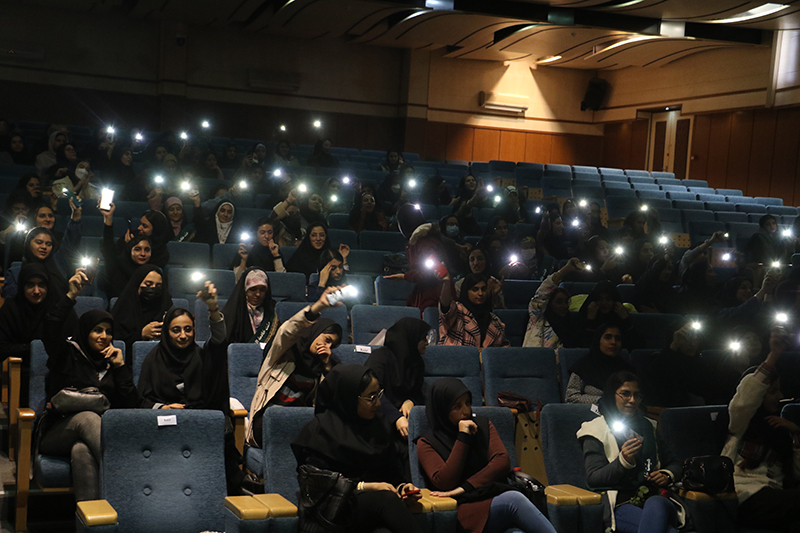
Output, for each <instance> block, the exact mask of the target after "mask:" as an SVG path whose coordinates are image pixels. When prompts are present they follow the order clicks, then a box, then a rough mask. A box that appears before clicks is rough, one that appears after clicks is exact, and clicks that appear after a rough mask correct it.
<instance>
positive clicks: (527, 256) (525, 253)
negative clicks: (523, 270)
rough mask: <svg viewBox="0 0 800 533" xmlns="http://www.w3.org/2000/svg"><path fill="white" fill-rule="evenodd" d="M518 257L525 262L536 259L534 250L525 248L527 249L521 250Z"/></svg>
mask: <svg viewBox="0 0 800 533" xmlns="http://www.w3.org/2000/svg"><path fill="white" fill-rule="evenodd" d="M519 255H521V256H522V259H524V260H525V261H530V260H531V259H533V258H534V257H536V248H527V249H524V248H523V249H522V250H520V252H519Z"/></svg>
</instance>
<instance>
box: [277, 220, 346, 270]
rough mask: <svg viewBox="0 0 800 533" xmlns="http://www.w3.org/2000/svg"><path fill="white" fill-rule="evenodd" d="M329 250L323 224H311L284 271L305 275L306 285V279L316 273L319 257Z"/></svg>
mask: <svg viewBox="0 0 800 533" xmlns="http://www.w3.org/2000/svg"><path fill="white" fill-rule="evenodd" d="M330 249H331V242H330V240H329V239H328V227H327V226H326V225H325V224H312V225H310V226H308V228H306V235H305V237H303V241H302V242H301V243H300V246H298V247H297V251H296V252H295V253H294V254H293V255H292V257H290V258H289V261H287V262H286V271H287V272H301V273H303V274H305V276H306V283H308V278H309V277H311V274H313V273H315V272H316V271H317V265H318V264H319V258H320V256H321V255H322V253H323V252H324V251H325V250H330ZM348 251H349V249H348Z"/></svg>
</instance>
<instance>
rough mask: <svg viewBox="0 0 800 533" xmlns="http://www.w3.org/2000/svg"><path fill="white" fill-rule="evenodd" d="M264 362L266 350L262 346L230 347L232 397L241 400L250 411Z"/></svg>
mask: <svg viewBox="0 0 800 533" xmlns="http://www.w3.org/2000/svg"><path fill="white" fill-rule="evenodd" d="M263 361H264V350H263V349H262V348H261V345H260V344H256V343H247V344H230V345H228V384H229V386H230V393H231V397H232V398H236V399H237V400H239V401H240V402H241V404H242V405H243V406H244V408H245V409H250V402H252V401H253V396H254V395H255V393H256V386H257V384H258V372H259V370H260V369H261V363H262V362H263Z"/></svg>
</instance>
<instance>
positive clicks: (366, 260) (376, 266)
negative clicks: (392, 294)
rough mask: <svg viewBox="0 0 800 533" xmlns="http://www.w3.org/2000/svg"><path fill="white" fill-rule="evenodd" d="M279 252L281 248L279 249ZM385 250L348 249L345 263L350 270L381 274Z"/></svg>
mask: <svg viewBox="0 0 800 533" xmlns="http://www.w3.org/2000/svg"><path fill="white" fill-rule="evenodd" d="M281 252H283V250H282V249H281ZM385 255H386V252H381V251H378V250H350V255H349V256H347V263H348V264H349V265H350V272H352V273H354V274H356V273H358V274H365V275H370V276H373V277H375V276H379V275H381V274H383V257H384V256H385Z"/></svg>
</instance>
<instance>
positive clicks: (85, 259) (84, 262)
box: [81, 257, 92, 267]
mask: <svg viewBox="0 0 800 533" xmlns="http://www.w3.org/2000/svg"><path fill="white" fill-rule="evenodd" d="M90 264H92V260H91V259H89V258H88V257H81V266H82V267H88V266H89V265H90Z"/></svg>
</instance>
